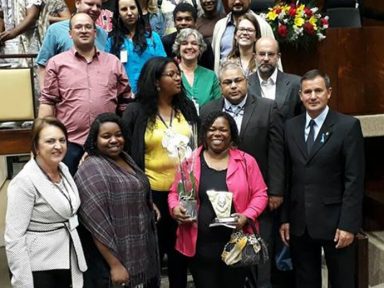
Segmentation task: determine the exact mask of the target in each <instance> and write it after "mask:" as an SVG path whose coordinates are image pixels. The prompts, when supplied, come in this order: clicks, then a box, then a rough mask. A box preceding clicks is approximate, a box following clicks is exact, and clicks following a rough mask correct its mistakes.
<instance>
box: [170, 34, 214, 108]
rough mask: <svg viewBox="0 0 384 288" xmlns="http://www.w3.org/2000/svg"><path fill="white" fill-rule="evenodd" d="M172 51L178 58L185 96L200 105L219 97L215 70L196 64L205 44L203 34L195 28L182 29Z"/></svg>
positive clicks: (205, 46)
mask: <svg viewBox="0 0 384 288" xmlns="http://www.w3.org/2000/svg"><path fill="white" fill-rule="evenodd" d="M172 48H173V52H174V53H175V54H176V55H177V56H178V57H179V58H180V64H179V67H180V70H181V71H182V73H181V80H182V82H183V86H184V88H185V91H186V94H187V96H188V97H189V98H190V99H192V100H193V101H194V103H195V105H197V109H198V107H199V106H202V105H204V104H206V103H208V102H209V101H211V100H215V99H218V98H220V97H221V90H220V85H219V80H217V77H216V74H215V72H213V71H212V70H209V69H207V68H204V67H202V66H200V65H198V64H197V62H198V60H199V58H200V56H201V55H202V54H203V53H204V51H205V49H206V48H207V45H206V44H205V42H204V38H203V35H201V33H200V32H199V31H197V30H195V29H190V28H185V29H182V30H181V31H180V32H179V33H178V34H177V37H176V40H175V43H174V44H173V47H172Z"/></svg>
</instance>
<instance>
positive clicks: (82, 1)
mask: <svg viewBox="0 0 384 288" xmlns="http://www.w3.org/2000/svg"><path fill="white" fill-rule="evenodd" d="M75 5H76V11H77V12H83V13H86V14H88V15H89V16H91V18H92V20H93V21H96V20H97V18H99V16H100V12H101V0H77V1H76V2H75Z"/></svg>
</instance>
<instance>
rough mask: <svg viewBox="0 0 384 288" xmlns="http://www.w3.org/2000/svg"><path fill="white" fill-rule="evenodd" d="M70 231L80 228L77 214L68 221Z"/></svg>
mask: <svg viewBox="0 0 384 288" xmlns="http://www.w3.org/2000/svg"><path fill="white" fill-rule="evenodd" d="M68 223H69V229H70V230H71V231H73V230H75V229H76V227H77V226H79V218H77V214H75V215H73V216H72V217H71V218H69V219H68Z"/></svg>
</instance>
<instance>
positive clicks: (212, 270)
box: [189, 257, 246, 288]
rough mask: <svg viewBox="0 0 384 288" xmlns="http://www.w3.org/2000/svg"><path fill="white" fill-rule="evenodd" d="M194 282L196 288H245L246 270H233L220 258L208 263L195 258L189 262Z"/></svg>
mask: <svg viewBox="0 0 384 288" xmlns="http://www.w3.org/2000/svg"><path fill="white" fill-rule="evenodd" d="M189 270H190V271H191V274H192V277H193V282H194V283H195V287H196V288H243V287H244V282H245V274H246V273H245V270H244V269H243V268H231V267H229V266H227V265H226V264H225V263H224V262H223V261H222V260H221V259H220V258H218V259H217V261H212V260H211V261H206V260H204V259H201V258H199V257H193V258H192V259H191V260H190V261H189Z"/></svg>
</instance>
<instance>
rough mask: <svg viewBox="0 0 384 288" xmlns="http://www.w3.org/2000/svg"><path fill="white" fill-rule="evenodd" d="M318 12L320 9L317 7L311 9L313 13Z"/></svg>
mask: <svg viewBox="0 0 384 288" xmlns="http://www.w3.org/2000/svg"><path fill="white" fill-rule="evenodd" d="M318 10H319V8H317V7H313V8H311V11H312V13H316V12H317V11H318Z"/></svg>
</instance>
